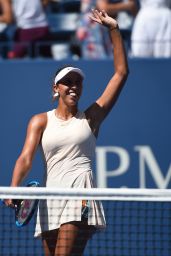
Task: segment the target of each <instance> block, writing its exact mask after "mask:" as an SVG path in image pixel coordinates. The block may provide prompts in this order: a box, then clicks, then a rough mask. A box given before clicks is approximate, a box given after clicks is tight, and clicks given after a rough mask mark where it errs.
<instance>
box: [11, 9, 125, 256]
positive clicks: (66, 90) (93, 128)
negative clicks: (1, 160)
mask: <svg viewBox="0 0 171 256" xmlns="http://www.w3.org/2000/svg"><path fill="white" fill-rule="evenodd" d="M90 18H91V19H92V20H93V21H94V22H98V23H99V24H100V25H104V26H106V27H107V28H108V30H109V33H110V36H111V40H112V43H113V53H114V69H115V73H114V74H113V76H112V78H111V80H110V81H109V83H108V84H107V86H106V88H105V89H104V91H103V93H102V95H101V96H100V97H99V98H98V99H97V100H96V101H95V102H94V103H93V104H92V105H91V106H89V107H88V108H87V109H86V110H85V111H84V112H81V111H79V109H78V102H79V99H80V97H81V94H82V86H83V79H84V73H83V71H82V70H80V69H79V68H75V67H72V66H67V67H63V68H62V69H60V70H58V71H57V73H56V75H55V79H54V85H53V98H54V99H58V105H57V107H56V109H53V110H50V111H48V112H46V113H41V114H38V115H35V116H34V117H32V119H31V120H30V122H29V125H28V130H27V136H26V141H25V144H24V147H23V150H22V152H21V154H20V156H19V158H18V160H17V161H16V165H15V167H14V171H13V177H12V182H11V186H19V185H20V184H21V182H22V181H23V179H24V178H25V177H26V175H27V173H28V171H29V170H30V168H31V165H32V160H33V157H34V154H35V151H36V149H37V147H38V145H39V144H40V146H41V148H42V151H43V155H44V159H45V165H46V173H45V186H46V187H57V188H64V189H66V188H92V187H93V174H92V158H93V155H94V153H95V144H96V138H97V136H98V131H99V128H100V125H101V123H102V121H103V120H104V119H105V117H106V116H107V114H108V113H109V111H110V110H111V109H112V107H113V105H114V104H115V102H116V100H117V98H118V95H119V93H120V91H121V89H122V88H123V85H124V83H125V81H126V78H127V75H128V65H127V58H126V54H125V50H124V46H123V42H122V38H121V35H120V32H119V28H118V24H117V22H116V20H114V19H113V18H111V17H110V16H108V14H107V13H106V12H105V11H98V10H92V15H91V17H90ZM6 205H8V206H13V205H12V201H11V200H6ZM105 225H106V223H105V217H104V213H103V208H102V205H101V204H100V203H98V202H96V201H91V202H90V201H82V200H78V201H73V200H61V201H55V200H47V201H42V200H41V201H40V204H39V209H38V213H37V224H36V231H35V236H41V238H42V241H43V246H44V251H45V255H58V256H62V255H63V256H64V255H65V256H66V255H67V256H68V255H83V252H84V249H85V246H86V244H87V241H88V240H89V239H90V237H91V236H92V234H93V233H94V232H95V231H96V230H98V229H100V228H104V227H105Z"/></svg>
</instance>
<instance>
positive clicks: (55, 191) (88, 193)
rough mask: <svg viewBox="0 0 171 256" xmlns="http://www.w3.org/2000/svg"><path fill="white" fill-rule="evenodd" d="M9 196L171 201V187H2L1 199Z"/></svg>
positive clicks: (0, 188)
mask: <svg viewBox="0 0 171 256" xmlns="http://www.w3.org/2000/svg"><path fill="white" fill-rule="evenodd" d="M8 198H11V199H65V200H66V199H69V200H76V199H77V200H79V199H87V200H115V201H116V200H118V201H158V202H161V201H165V202H171V189H141V188H140V189H139V188H137V189H132V188H116V189H115V188H91V189H87V188H82V189H80V188H78V189H77V188H65V189H63V188H54V187H53V188H52V187H50V188H49V187H48V188H47V187H36V188H35V187H0V199H8Z"/></svg>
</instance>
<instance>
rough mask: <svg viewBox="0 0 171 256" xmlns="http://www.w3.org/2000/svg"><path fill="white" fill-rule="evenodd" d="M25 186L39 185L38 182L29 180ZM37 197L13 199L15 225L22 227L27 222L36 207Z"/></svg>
mask: <svg viewBox="0 0 171 256" xmlns="http://www.w3.org/2000/svg"><path fill="white" fill-rule="evenodd" d="M27 187H39V182H37V181H31V182H29V183H28V184H27ZM38 202H39V200H38V199H14V200H13V203H14V206H15V208H14V209H15V224H16V226H17V227H23V226H25V225H27V224H28V223H29V221H30V220H31V218H32V216H33V214H34V213H35V211H36V209H37V205H38Z"/></svg>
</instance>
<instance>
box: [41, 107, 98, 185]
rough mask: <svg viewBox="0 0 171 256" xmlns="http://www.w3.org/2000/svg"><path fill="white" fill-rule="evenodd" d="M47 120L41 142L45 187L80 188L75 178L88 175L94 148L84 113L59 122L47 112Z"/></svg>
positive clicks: (53, 115)
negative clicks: (44, 166)
mask: <svg viewBox="0 0 171 256" xmlns="http://www.w3.org/2000/svg"><path fill="white" fill-rule="evenodd" d="M47 118H48V120H47V126H46V129H45V131H44V133H43V136H42V143H41V145H42V151H43V155H44V159H45V164H46V170H47V173H46V176H45V183H46V186H55V187H73V186H76V187H80V184H79V182H77V181H78V180H77V178H78V177H81V176H82V177H83V176H85V175H87V173H89V172H91V170H92V159H93V157H94V152H95V145H96V139H95V136H94V134H93V133H92V131H91V129H90V127H89V124H88V122H87V119H86V117H85V114H84V113H82V112H78V113H77V114H76V116H74V117H72V118H71V119H69V120H67V121H63V120H61V119H58V118H57V117H56V115H55V110H51V111H49V112H47ZM88 176H89V175H88Z"/></svg>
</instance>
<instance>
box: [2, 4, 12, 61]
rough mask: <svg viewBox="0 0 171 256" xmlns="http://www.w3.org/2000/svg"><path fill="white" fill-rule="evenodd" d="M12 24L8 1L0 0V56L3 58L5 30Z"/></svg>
mask: <svg viewBox="0 0 171 256" xmlns="http://www.w3.org/2000/svg"><path fill="white" fill-rule="evenodd" d="M11 22H12V10H11V3H10V0H5V1H4V0H0V56H1V57H3V58H5V57H6V54H7V48H8V45H7V42H8V35H7V28H8V24H10V23H11Z"/></svg>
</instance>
